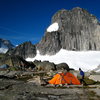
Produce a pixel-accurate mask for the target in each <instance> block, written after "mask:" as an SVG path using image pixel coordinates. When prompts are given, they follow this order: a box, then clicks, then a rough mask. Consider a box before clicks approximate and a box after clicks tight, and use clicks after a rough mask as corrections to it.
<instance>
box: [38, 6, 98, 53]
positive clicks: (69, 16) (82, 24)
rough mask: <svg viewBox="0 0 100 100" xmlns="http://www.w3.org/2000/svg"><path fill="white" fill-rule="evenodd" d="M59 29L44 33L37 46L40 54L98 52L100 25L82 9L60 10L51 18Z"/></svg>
mask: <svg viewBox="0 0 100 100" xmlns="http://www.w3.org/2000/svg"><path fill="white" fill-rule="evenodd" d="M53 23H58V25H59V29H58V30H56V31H54V29H53V30H52V31H50V32H48V30H47V32H46V33H45V35H44V37H43V38H42V40H41V41H40V42H39V44H38V45H37V49H38V50H39V51H40V53H41V54H43V55H44V54H50V55H52V54H55V53H57V52H58V51H59V50H60V49H61V48H63V49H66V50H76V51H77V50H78V51H81V50H100V23H99V21H98V20H97V19H96V17H95V16H94V15H92V14H90V13H89V12H87V11H86V10H84V9H82V8H79V7H77V8H73V9H72V10H65V9H63V10H60V11H58V12H57V13H56V14H55V15H54V16H53V17H52V24H53Z"/></svg>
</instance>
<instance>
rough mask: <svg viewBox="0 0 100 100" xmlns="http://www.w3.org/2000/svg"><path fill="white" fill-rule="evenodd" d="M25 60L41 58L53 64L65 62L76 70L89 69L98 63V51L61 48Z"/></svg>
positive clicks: (99, 63)
mask: <svg viewBox="0 0 100 100" xmlns="http://www.w3.org/2000/svg"><path fill="white" fill-rule="evenodd" d="M26 60H27V61H34V60H41V61H50V62H54V63H55V64H59V63H63V62H64V63H67V64H68V65H69V67H70V68H74V69H76V70H78V69H79V68H82V69H83V70H84V71H90V70H93V69H95V68H97V66H98V65H100V51H67V50H64V49H61V50H60V51H59V52H58V53H56V54H55V55H52V56H50V55H44V56H43V55H40V53H39V51H37V55H36V56H35V57H34V58H27V59H26Z"/></svg>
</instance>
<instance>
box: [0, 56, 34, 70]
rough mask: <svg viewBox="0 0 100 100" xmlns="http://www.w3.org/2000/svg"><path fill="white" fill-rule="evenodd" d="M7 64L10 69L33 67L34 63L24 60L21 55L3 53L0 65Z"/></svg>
mask: <svg viewBox="0 0 100 100" xmlns="http://www.w3.org/2000/svg"><path fill="white" fill-rule="evenodd" d="M3 64H7V65H9V66H10V68H11V69H13V68H15V69H16V68H19V69H22V70H23V69H25V68H29V67H31V68H34V67H35V65H34V64H33V63H29V62H27V61H25V60H24V59H23V58H22V57H20V56H16V55H10V56H9V55H5V56H4V57H3V58H2V59H0V65H3Z"/></svg>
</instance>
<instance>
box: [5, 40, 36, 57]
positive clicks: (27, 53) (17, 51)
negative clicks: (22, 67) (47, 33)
mask: <svg viewBox="0 0 100 100" xmlns="http://www.w3.org/2000/svg"><path fill="white" fill-rule="evenodd" d="M7 54H9V55H19V56H21V57H23V58H24V59H25V58H28V57H30V58H33V57H35V55H36V46H35V45H33V44H32V43H31V42H30V41H29V42H24V43H22V44H20V45H19V46H17V47H16V48H14V49H11V50H9V51H8V52H7Z"/></svg>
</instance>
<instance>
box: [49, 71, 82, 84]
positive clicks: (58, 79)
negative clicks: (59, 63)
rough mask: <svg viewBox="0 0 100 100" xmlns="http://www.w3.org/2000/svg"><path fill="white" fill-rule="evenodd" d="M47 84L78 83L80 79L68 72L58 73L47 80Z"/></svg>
mask: <svg viewBox="0 0 100 100" xmlns="http://www.w3.org/2000/svg"><path fill="white" fill-rule="evenodd" d="M48 82H49V84H66V83H67V84H74V85H80V81H79V80H78V79H77V78H76V77H75V76H74V75H73V74H72V73H70V72H66V73H58V74H56V75H55V76H54V78H52V79H51V80H50V81H48Z"/></svg>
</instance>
